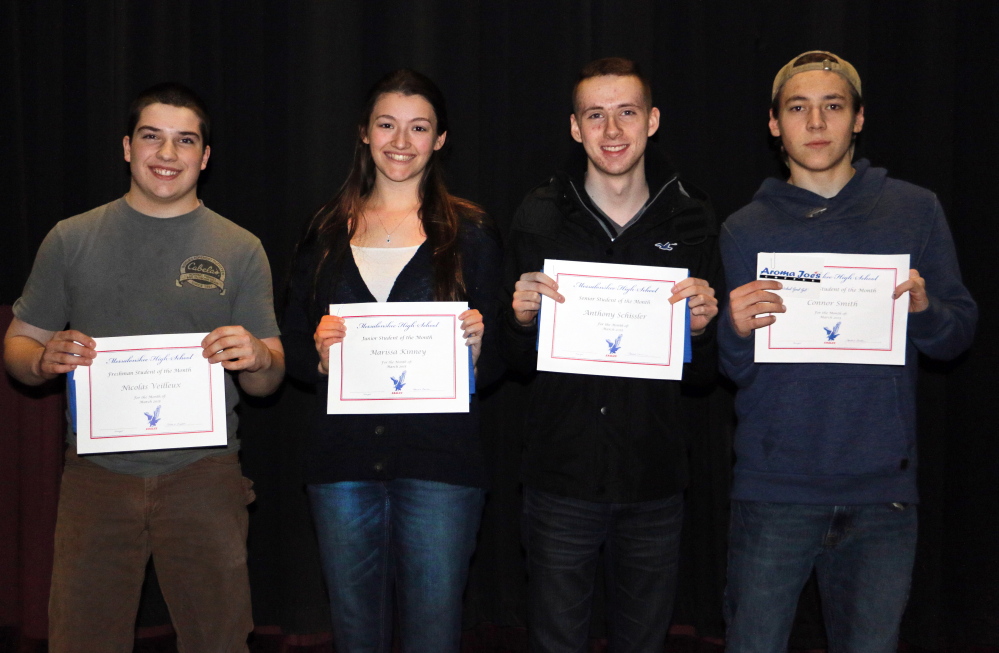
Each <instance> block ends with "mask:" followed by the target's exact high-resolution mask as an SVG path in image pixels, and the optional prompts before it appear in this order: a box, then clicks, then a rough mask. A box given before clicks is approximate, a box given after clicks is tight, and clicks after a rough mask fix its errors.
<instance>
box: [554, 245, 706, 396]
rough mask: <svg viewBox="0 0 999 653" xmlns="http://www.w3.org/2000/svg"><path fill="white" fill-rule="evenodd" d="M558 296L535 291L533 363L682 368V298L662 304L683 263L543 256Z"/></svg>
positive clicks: (672, 374) (640, 373)
mask: <svg viewBox="0 0 999 653" xmlns="http://www.w3.org/2000/svg"><path fill="white" fill-rule="evenodd" d="M544 271H545V274H546V275H548V276H549V277H551V278H552V279H554V280H555V282H556V283H558V291H559V294H561V295H562V296H564V297H565V302H564V303H557V302H555V301H553V300H551V299H549V298H548V297H544V296H542V300H541V312H540V317H539V325H538V331H539V336H538V369H539V370H546V371H551V372H567V373H570V374H595V375H600V376H621V377H633V378H642V379H679V378H680V377H681V376H682V374H683V360H684V340H685V330H684V325H685V320H686V304H685V303H684V302H678V303H677V304H670V302H669V298H670V296H671V294H672V292H671V290H672V288H673V286H674V285H676V283H677V282H679V281H680V280H682V279H685V278H686V277H687V276H688V275H687V270H686V269H683V268H667V267H656V266H645V265H620V264H609V263H583V262H578V261H561V260H555V259H548V260H546V261H545V270H544Z"/></svg>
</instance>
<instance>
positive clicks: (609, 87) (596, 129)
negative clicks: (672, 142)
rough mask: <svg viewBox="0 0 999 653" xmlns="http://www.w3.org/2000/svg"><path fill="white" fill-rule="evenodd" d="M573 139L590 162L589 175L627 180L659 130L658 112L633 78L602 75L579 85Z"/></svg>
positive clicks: (571, 126) (585, 80) (571, 125)
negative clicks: (652, 137) (650, 137)
mask: <svg viewBox="0 0 999 653" xmlns="http://www.w3.org/2000/svg"><path fill="white" fill-rule="evenodd" d="M575 101H576V112H575V113H574V114H573V115H572V117H571V118H570V131H571V133H572V137H573V138H574V139H576V140H577V141H578V142H580V143H582V144H583V149H585V150H586V156H587V158H588V159H589V164H588V165H587V175H594V174H596V175H601V176H605V177H618V176H624V175H627V174H629V173H631V172H632V171H634V170H635V169H636V167H637V166H638V164H639V163H641V162H642V157H643V156H644V155H645V146H646V143H647V142H648V139H649V136H652V135H653V134H654V133H656V130H657V129H659V109H656V108H655V107H649V106H648V105H647V103H646V99H645V93H644V89H643V88H642V82H641V80H639V79H638V78H637V77H634V76H632V75H624V76H622V75H601V76H599V77H590V78H589V79H584V80H583V81H582V82H580V84H579V86H578V87H577V89H576V98H575Z"/></svg>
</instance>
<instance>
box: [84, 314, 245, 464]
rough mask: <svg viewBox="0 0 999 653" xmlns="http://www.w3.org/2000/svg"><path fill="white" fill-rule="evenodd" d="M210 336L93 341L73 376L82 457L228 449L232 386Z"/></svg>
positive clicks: (174, 335) (126, 338) (131, 337)
mask: <svg viewBox="0 0 999 653" xmlns="http://www.w3.org/2000/svg"><path fill="white" fill-rule="evenodd" d="M205 335H207V334H204V333H177V334H169V335H148V336H127V337H117V338H94V340H95V342H96V343H97V357H96V358H94V361H93V363H92V364H91V365H89V366H87V365H81V366H79V367H77V368H76V371H75V373H74V374H73V381H74V385H75V393H76V445H77V451H78V452H79V453H81V454H88V453H111V452H121V451H145V450H149V449H178V448H182V447H214V446H222V445H225V444H226V433H227V429H226V415H225V412H226V410H225V378H224V370H223V368H222V366H221V365H212V364H210V363H209V362H208V359H206V358H205V357H204V356H202V347H201V341H202V340H203V339H204V337H205Z"/></svg>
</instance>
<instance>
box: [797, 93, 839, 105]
mask: <svg viewBox="0 0 999 653" xmlns="http://www.w3.org/2000/svg"><path fill="white" fill-rule="evenodd" d="M808 99H809V98H807V97H805V96H804V95H792V96H791V97H789V98H787V99H786V100H784V104H788V103H789V102H803V101H804V102H807V101H808ZM822 99H823V100H846V96H845V95H843V94H842V93H829V94H828V95H823V96H822Z"/></svg>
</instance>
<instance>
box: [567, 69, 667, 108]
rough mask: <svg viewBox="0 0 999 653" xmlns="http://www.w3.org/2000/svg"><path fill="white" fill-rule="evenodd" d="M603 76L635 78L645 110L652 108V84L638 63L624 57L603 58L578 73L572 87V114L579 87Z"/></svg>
mask: <svg viewBox="0 0 999 653" xmlns="http://www.w3.org/2000/svg"><path fill="white" fill-rule="evenodd" d="M604 75H616V76H618V77H636V78H637V79H638V81H639V82H641V83H642V95H643V96H644V97H645V105H646V108H647V109H651V108H652V84H650V83H649V79H648V78H647V77H646V76H645V74H644V73H642V69H641V67H640V66H639V65H638V63H636V62H634V61H632V60H631V59H625V58H624V57H604V58H603V59H597V60H596V61H591V62H590V63H588V64H586V65H585V66H583V69H582V70H580V71H579V78H578V79H576V85H575V86H573V87H572V110H573V112H574V113H575V111H576V110H577V109H578V107H577V106H576V98H577V97H578V95H579V85H580V84H582V83H583V82H584V81H586V80H588V79H590V78H592V77H603V76H604Z"/></svg>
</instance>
